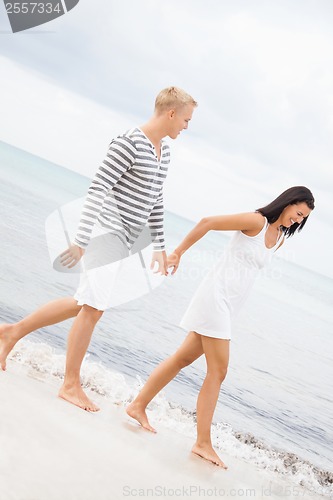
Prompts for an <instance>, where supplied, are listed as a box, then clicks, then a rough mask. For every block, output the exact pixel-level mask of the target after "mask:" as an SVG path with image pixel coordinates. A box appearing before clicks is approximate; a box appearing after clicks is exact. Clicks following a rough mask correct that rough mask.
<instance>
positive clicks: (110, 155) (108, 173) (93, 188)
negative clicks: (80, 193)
mask: <svg viewBox="0 0 333 500" xmlns="http://www.w3.org/2000/svg"><path fill="white" fill-rule="evenodd" d="M135 156H136V149H135V145H134V143H133V142H132V141H131V140H130V139H129V138H127V137H119V138H117V139H116V140H114V141H112V142H111V144H110V146H109V149H108V152H107V154H106V157H105V159H104V161H103V163H102V164H101V166H100V167H99V169H98V170H97V172H96V174H95V177H94V178H93V180H92V182H91V185H90V187H89V189H88V194H87V197H86V201H85V203H84V206H83V210H82V213H81V219H80V223H79V227H78V230H77V233H76V236H75V239H74V244H75V245H77V246H79V247H81V248H86V247H87V245H88V243H89V240H90V237H91V232H92V229H93V226H94V224H95V222H96V219H97V217H98V215H99V213H100V212H101V210H102V206H103V202H104V200H105V197H106V196H107V194H108V192H109V191H110V190H111V189H112V188H113V187H114V186H115V185H116V183H117V182H118V180H119V179H120V177H121V176H122V175H123V174H124V173H125V172H126V171H127V170H128V169H129V168H131V166H132V165H133V163H134V161H135Z"/></svg>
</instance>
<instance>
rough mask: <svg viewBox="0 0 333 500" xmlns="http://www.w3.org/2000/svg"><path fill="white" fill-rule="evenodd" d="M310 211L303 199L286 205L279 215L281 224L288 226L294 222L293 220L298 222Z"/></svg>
mask: <svg viewBox="0 0 333 500" xmlns="http://www.w3.org/2000/svg"><path fill="white" fill-rule="evenodd" d="M310 212H311V209H310V208H309V207H308V206H307V204H306V203H304V202H303V201H302V202H301V203H295V204H294V205H288V206H287V207H286V208H285V209H284V210H283V211H282V214H281V215H280V220H281V225H282V226H284V227H290V226H292V225H293V224H295V222H297V224H300V223H301V222H302V221H303V219H304V218H305V217H307V216H308V215H309V214H310Z"/></svg>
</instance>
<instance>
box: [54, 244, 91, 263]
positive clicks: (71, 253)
mask: <svg viewBox="0 0 333 500" xmlns="http://www.w3.org/2000/svg"><path fill="white" fill-rule="evenodd" d="M84 252H85V250H84V249H83V248H81V247H79V246H78V245H71V246H70V247H69V248H68V249H67V250H65V252H63V253H62V254H60V257H61V259H60V262H61V264H62V265H63V266H67V267H68V268H69V269H71V268H72V267H74V266H75V265H76V264H77V263H78V262H79V260H80V259H81V257H82V255H83V254H84Z"/></svg>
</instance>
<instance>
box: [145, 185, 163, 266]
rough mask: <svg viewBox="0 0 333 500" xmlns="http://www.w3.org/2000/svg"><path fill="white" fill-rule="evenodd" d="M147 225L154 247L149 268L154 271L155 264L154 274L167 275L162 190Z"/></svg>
mask: <svg viewBox="0 0 333 500" xmlns="http://www.w3.org/2000/svg"><path fill="white" fill-rule="evenodd" d="M148 225H149V229H150V235H151V239H152V241H153V247H154V252H153V256H152V261H151V266H150V268H151V269H154V267H155V263H156V262H157V264H158V268H157V270H156V271H155V272H157V273H158V272H160V273H162V274H164V275H167V274H168V273H167V257H166V253H165V241H164V203H163V191H162V190H161V192H160V194H159V196H158V198H157V200H156V203H155V205H154V208H153V209H152V211H151V213H150V216H149V217H148Z"/></svg>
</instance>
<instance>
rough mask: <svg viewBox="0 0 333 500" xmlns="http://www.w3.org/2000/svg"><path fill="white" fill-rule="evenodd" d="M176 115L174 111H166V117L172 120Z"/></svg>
mask: <svg viewBox="0 0 333 500" xmlns="http://www.w3.org/2000/svg"><path fill="white" fill-rule="evenodd" d="M175 114H176V111H175V110H174V109H169V111H168V117H169V118H173V117H174V116H175Z"/></svg>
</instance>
